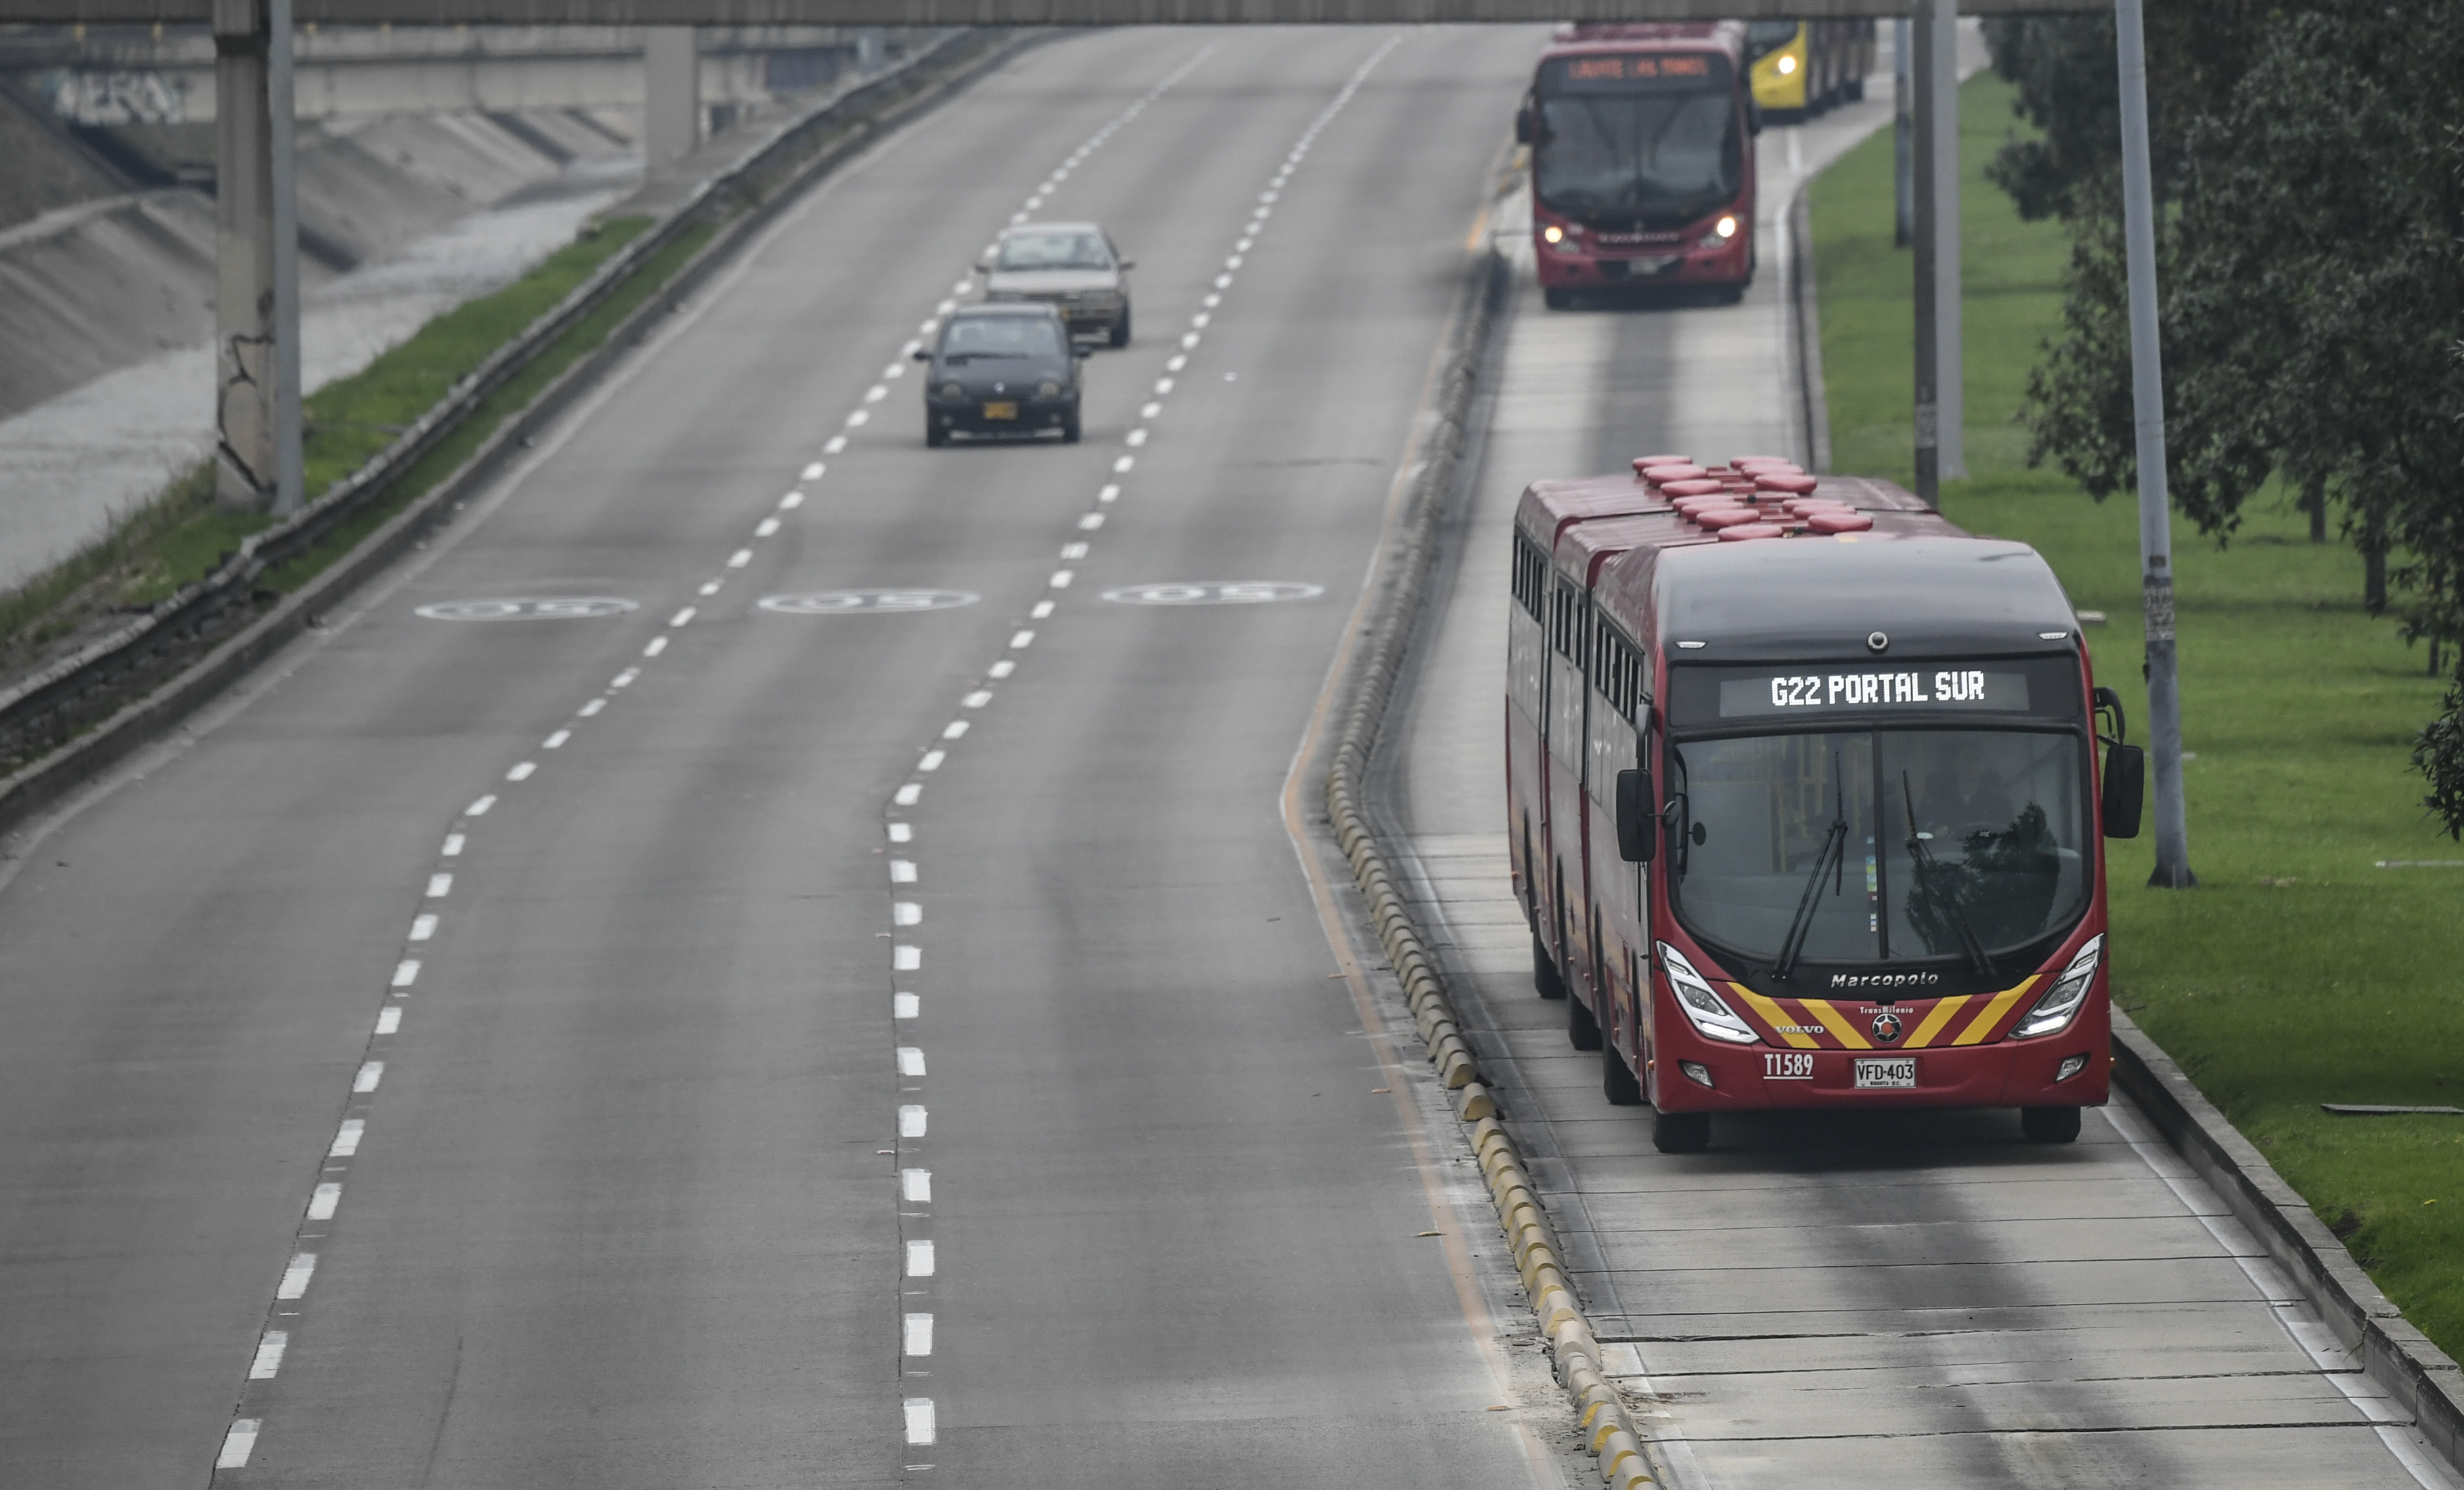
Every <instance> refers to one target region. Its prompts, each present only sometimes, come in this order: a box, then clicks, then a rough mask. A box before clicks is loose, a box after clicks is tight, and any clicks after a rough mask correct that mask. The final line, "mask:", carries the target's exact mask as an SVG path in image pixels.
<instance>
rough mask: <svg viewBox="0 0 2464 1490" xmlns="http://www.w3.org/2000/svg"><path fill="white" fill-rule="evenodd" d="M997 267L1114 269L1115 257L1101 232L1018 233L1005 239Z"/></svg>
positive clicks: (1010, 269) (1015, 269)
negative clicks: (1105, 244) (1106, 246)
mask: <svg viewBox="0 0 2464 1490" xmlns="http://www.w3.org/2000/svg"><path fill="white" fill-rule="evenodd" d="M997 267H998V268H1000V269H1001V270H1004V271H1008V272H1012V273H1015V272H1016V271H1019V270H1027V269H1110V268H1111V267H1112V255H1111V251H1109V250H1107V249H1106V248H1105V247H1104V235H1103V234H1102V233H1099V232H1089V231H1083V230H1067V231H1057V232H1014V233H1011V234H1010V235H1009V236H1008V237H1006V238H1003V239H1002V240H1001V259H1000V261H999V264H998V265H997Z"/></svg>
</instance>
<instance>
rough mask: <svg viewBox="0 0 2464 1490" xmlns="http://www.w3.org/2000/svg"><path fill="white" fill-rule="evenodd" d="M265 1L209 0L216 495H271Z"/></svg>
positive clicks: (245, 504)
mask: <svg viewBox="0 0 2464 1490" xmlns="http://www.w3.org/2000/svg"><path fill="white" fill-rule="evenodd" d="M268 31H269V29H268V27H267V26H266V15H265V5H264V0H214V92H215V104H214V129H215V133H216V136H217V139H216V161H215V166H214V248H215V257H216V261H217V265H218V268H219V271H220V273H219V274H218V276H217V280H216V285H215V296H214V430H215V438H216V446H215V460H214V498H215V500H216V501H217V502H219V503H220V504H221V505H222V506H224V507H226V508H231V509H233V510H236V511H242V512H257V511H262V510H263V509H265V508H267V507H269V506H271V505H272V504H273V501H274V492H275V481H276V474H275V407H274V384H275V358H274V343H275V316H274V312H275V303H274V301H275V294H274V126H273V113H272V110H271V109H270V108H269V106H268V102H267V99H266V87H265V83H266V42H267V37H268Z"/></svg>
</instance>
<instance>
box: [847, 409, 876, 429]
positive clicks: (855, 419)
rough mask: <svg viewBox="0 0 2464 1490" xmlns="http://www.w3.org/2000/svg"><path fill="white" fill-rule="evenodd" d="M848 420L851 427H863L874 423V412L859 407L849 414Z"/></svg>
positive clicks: (848, 425)
mask: <svg viewBox="0 0 2464 1490" xmlns="http://www.w3.org/2000/svg"><path fill="white" fill-rule="evenodd" d="M870 423H872V412H871V410H869V409H862V408H859V409H857V410H856V411H855V412H854V413H851V414H849V415H847V427H849V428H852V429H861V428H863V427H865V426H866V425H869V424H870Z"/></svg>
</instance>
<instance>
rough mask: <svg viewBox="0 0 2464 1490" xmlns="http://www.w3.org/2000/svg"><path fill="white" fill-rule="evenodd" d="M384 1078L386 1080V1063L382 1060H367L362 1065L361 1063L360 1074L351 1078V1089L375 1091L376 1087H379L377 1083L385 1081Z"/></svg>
mask: <svg viewBox="0 0 2464 1490" xmlns="http://www.w3.org/2000/svg"><path fill="white" fill-rule="evenodd" d="M384 1080H385V1063H384V1062H382V1061H367V1062H363V1063H361V1065H360V1074H359V1075H357V1076H354V1077H352V1078H351V1090H353V1091H357V1092H370V1091H374V1090H376V1089H377V1083H379V1082H381V1081H384Z"/></svg>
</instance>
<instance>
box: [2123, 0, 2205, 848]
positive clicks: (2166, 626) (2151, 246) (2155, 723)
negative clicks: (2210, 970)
mask: <svg viewBox="0 0 2464 1490" xmlns="http://www.w3.org/2000/svg"><path fill="white" fill-rule="evenodd" d="M2113 29H2114V40H2115V43H2116V47H2115V50H2116V52H2117V53H2118V54H2119V55H2120V59H2121V64H2122V209H2123V214H2122V221H2123V244H2124V246H2125V248H2126V250H2127V252H2128V258H2129V270H2130V403H2131V416H2132V422H2133V423H2134V424H2135V425H2136V427H2137V430H2138V436H2139V451H2138V453H2139V584H2140V593H2141V596H2142V598H2143V599H2144V600H2145V604H2146V610H2147V740H2148V752H2149V754H2150V755H2152V756H2155V765H2156V772H2155V775H2156V872H2155V873H2154V874H2151V875H2149V876H2148V877H2147V883H2148V884H2150V885H2153V886H2157V887H2161V888H2165V889H2188V888H2189V887H2191V886H2194V885H2196V884H2198V883H2199V881H2198V877H2197V876H2196V875H2194V874H2192V873H2191V872H2190V833H2189V815H2188V813H2187V811H2186V810H2185V808H2184V806H2183V802H2182V695H2181V675H2180V671H2179V668H2178V666H2177V663H2178V658H2177V657H2176V655H2175V652H2174V647H2173V505H2172V499H2171V497H2170V495H2169V494H2168V493H2167V492H2166V490H2165V369H2164V363H2163V359H2162V358H2161V357H2160V356H2159V351H2160V349H2159V347H2158V344H2157V340H2156V192H2155V186H2154V183H2153V181H2152V179H2151V174H2152V173H2151V172H2150V170H2149V168H2148V164H2147V40H2146V36H2145V31H2144V28H2143V27H2142V24H2141V19H2140V0H2114V4H2113Z"/></svg>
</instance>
